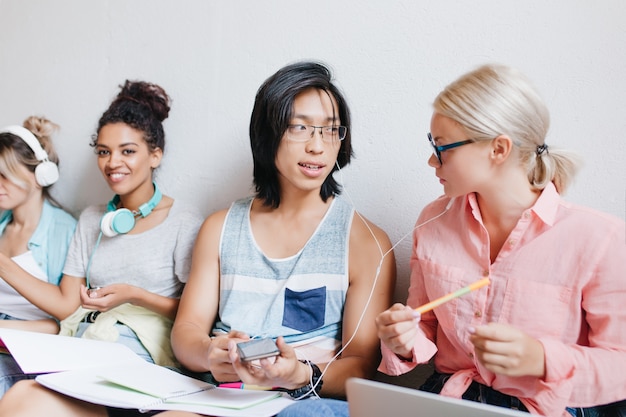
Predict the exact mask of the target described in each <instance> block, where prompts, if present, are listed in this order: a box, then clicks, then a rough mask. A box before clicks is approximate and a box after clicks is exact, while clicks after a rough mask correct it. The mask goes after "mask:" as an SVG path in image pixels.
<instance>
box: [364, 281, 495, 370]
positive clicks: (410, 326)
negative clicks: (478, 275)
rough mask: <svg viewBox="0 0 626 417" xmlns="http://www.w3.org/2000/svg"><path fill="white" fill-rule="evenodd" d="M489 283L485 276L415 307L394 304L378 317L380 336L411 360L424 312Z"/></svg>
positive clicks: (397, 353) (393, 350) (392, 347)
mask: <svg viewBox="0 0 626 417" xmlns="http://www.w3.org/2000/svg"><path fill="white" fill-rule="evenodd" d="M488 284H489V278H483V279H481V280H479V281H476V282H474V283H472V284H470V285H468V286H466V287H463V288H460V289H458V290H456V291H454V292H451V293H450V294H447V295H444V296H443V297H440V298H437V299H436V300H433V301H431V302H428V303H426V304H424V305H422V306H419V307H417V308H415V309H413V308H411V307H409V306H405V305H402V304H400V303H397V304H394V305H393V306H391V308H389V309H388V310H386V311H383V312H382V313H380V314H379V315H378V317H377V318H376V327H377V329H378V337H379V338H380V340H381V341H382V343H383V344H384V345H385V346H387V347H388V348H389V349H390V350H391V351H392V352H394V353H395V354H396V355H398V356H399V357H401V358H403V359H405V360H411V359H412V357H413V353H412V352H413V346H414V345H415V338H416V337H417V333H418V331H419V330H418V329H419V326H418V323H419V321H420V317H421V314H422V313H425V312H427V311H430V310H432V309H433V308H435V307H438V306H440V305H441V304H443V303H445V302H447V301H450V300H452V299H454V298H457V297H460V296H462V295H464V294H467V293H469V292H471V291H475V290H477V289H479V288H482V287H484V286H485V285H488Z"/></svg>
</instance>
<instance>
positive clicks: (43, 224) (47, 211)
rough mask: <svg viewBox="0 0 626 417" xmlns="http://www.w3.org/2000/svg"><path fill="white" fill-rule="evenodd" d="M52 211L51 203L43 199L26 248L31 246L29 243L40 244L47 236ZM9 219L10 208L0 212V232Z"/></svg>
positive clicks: (11, 215)
mask: <svg viewBox="0 0 626 417" xmlns="http://www.w3.org/2000/svg"><path fill="white" fill-rule="evenodd" d="M53 212H54V207H53V206H52V204H50V203H49V202H48V200H46V199H44V201H43V208H42V209H41V217H40V218H39V223H38V224H37V228H36V229H35V232H34V233H33V235H32V236H31V238H30V239H29V241H28V249H30V248H31V245H34V246H41V245H42V244H43V243H44V242H45V240H46V239H47V238H48V236H47V233H48V226H49V225H50V224H51V223H52V221H53V220H54V219H53V218H52V216H53ZM11 219H13V211H12V210H7V211H4V212H2V214H0V234H1V233H3V232H4V229H5V227H6V226H7V224H9V222H10V221H11Z"/></svg>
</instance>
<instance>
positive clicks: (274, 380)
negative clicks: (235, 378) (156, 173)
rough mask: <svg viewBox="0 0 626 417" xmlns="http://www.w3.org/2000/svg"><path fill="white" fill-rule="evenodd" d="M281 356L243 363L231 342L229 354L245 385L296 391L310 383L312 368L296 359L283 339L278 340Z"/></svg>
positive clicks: (234, 344) (235, 346)
mask: <svg viewBox="0 0 626 417" xmlns="http://www.w3.org/2000/svg"><path fill="white" fill-rule="evenodd" d="M276 346H278V349H279V350H280V354H279V355H278V356H275V357H271V358H264V359H260V360H256V361H250V362H242V361H241V360H240V358H239V354H238V353H237V344H236V343H234V342H232V341H231V342H230V344H229V347H228V354H229V357H230V360H231V362H232V364H233V367H234V368H235V371H236V372H237V374H238V375H239V378H241V381H242V382H243V383H244V384H249V385H258V386H263V387H281V388H286V389H296V388H300V387H303V386H305V385H306V384H308V383H309V378H310V376H311V370H310V369H311V368H310V366H308V365H307V364H304V363H302V362H300V361H299V360H298V358H297V357H296V352H295V351H294V349H293V348H292V347H291V346H289V345H288V344H287V343H285V340H284V339H283V338H282V337H279V338H278V339H277V340H276Z"/></svg>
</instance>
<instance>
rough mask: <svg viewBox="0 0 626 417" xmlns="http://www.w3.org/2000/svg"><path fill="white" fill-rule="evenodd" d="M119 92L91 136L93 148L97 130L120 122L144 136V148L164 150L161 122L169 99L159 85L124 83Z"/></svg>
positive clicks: (168, 105)
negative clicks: (145, 144) (145, 145)
mask: <svg viewBox="0 0 626 417" xmlns="http://www.w3.org/2000/svg"><path fill="white" fill-rule="evenodd" d="M120 88H121V89H122V91H120V93H119V94H118V95H117V97H116V98H115V100H113V102H112V103H111V105H110V106H109V108H108V109H107V110H106V111H105V112H104V113H103V114H102V117H100V120H99V121H98V129H97V131H96V134H95V135H94V136H93V137H92V140H91V146H92V147H93V146H96V142H97V140H98V134H99V133H100V129H102V128H103V127H104V126H105V125H108V124H111V123H124V124H127V125H128V126H130V127H132V128H134V129H137V130H139V131H141V132H143V134H144V140H145V141H146V143H147V144H148V148H149V149H150V150H151V151H153V150H155V149H157V148H160V149H161V150H162V151H164V150H165V149H164V148H165V133H164V131H163V120H165V119H166V118H167V116H168V115H169V112H170V101H171V99H170V97H169V96H168V95H167V93H166V92H165V90H164V89H163V88H161V87H160V86H158V85H156V84H152V83H148V82H145V81H129V80H126V82H125V83H124V85H123V86H120Z"/></svg>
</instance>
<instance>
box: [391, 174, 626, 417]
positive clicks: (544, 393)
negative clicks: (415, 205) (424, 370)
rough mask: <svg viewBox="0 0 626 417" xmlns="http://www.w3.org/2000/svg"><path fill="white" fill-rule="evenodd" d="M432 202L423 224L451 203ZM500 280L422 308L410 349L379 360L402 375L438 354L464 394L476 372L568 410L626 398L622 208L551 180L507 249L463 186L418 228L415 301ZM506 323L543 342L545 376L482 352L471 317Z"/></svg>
mask: <svg viewBox="0 0 626 417" xmlns="http://www.w3.org/2000/svg"><path fill="white" fill-rule="evenodd" d="M448 202H449V199H447V198H445V197H442V198H440V199H438V200H436V201H434V202H433V203H431V204H430V205H428V206H427V207H426V208H425V209H424V210H423V212H422V214H421V215H420V218H419V219H418V222H417V223H418V224H420V223H422V222H424V221H426V220H428V219H430V218H433V217H435V216H437V215H438V214H440V213H441V212H443V211H444V210H445V206H446V205H447V204H448ZM485 276H489V277H490V279H491V283H490V285H489V286H488V287H483V288H482V289H479V290H477V291H474V292H472V293H469V294H467V295H464V296H462V297H460V298H457V299H454V300H452V301H449V302H447V303H445V304H443V305H441V306H439V307H437V308H435V309H434V310H433V311H432V312H429V313H425V314H423V315H422V317H421V322H420V330H421V332H420V335H421V336H420V337H418V338H417V340H416V342H415V347H414V349H413V360H412V361H403V360H401V359H400V358H398V357H397V356H396V355H395V354H393V353H392V352H391V351H390V350H389V349H387V348H386V346H384V345H383V346H382V351H383V360H382V362H381V365H380V368H379V370H380V371H382V372H384V373H386V374H389V375H400V374H403V373H405V372H408V371H410V370H411V369H413V368H414V367H415V366H416V365H417V364H419V363H424V362H427V361H428V360H429V359H430V358H431V357H432V356H433V355H435V353H436V355H435V362H434V363H435V368H436V369H437V371H438V372H441V373H450V374H453V376H452V377H451V378H450V379H449V380H448V381H447V382H446V384H445V385H444V388H443V390H442V392H441V394H442V395H447V396H451V397H457V398H460V397H461V396H462V394H463V393H464V392H465V390H466V389H467V388H468V386H469V385H470V384H471V382H472V380H475V381H478V382H479V383H481V384H485V385H488V386H491V387H493V388H494V389H496V390H498V391H500V392H502V393H505V394H508V395H512V396H515V397H518V398H519V399H520V400H521V401H522V403H524V405H525V406H526V407H527V408H528V409H529V410H530V411H531V412H532V413H536V414H542V415H547V416H561V415H563V416H566V415H568V414H567V413H566V412H565V407H566V406H570V407H590V406H594V405H599V404H604V403H609V402H613V401H617V400H621V399H624V398H626V225H625V224H624V221H622V220H621V219H618V218H616V217H613V216H610V215H607V214H604V213H600V212H598V211H594V210H591V209H588V208H584V207H580V206H575V205H572V204H569V203H567V202H565V201H563V200H562V199H561V198H560V196H559V194H558V193H557V191H556V189H555V188H554V186H553V185H552V184H550V185H549V186H548V187H546V189H545V190H544V191H543V192H542V194H541V196H540V197H539V199H538V200H537V202H536V203H535V205H534V206H533V207H531V208H530V209H528V210H526V211H525V212H524V213H523V214H522V216H521V218H520V219H519V221H518V223H517V225H516V226H515V228H514V229H513V231H512V232H511V234H510V236H509V238H508V239H507V241H506V242H505V244H504V246H503V247H502V249H501V250H500V253H499V254H498V257H497V258H496V260H495V262H494V263H493V264H491V262H490V257H489V236H488V234H487V230H486V229H485V227H484V225H483V222H482V218H481V213H480V209H479V207H478V204H477V202H476V196H475V195H474V194H469V195H467V196H465V197H462V198H456V199H455V200H454V201H453V202H452V204H451V206H450V208H449V210H448V211H447V212H446V213H445V214H444V215H443V216H441V217H440V218H438V219H436V220H435V221H433V222H430V223H428V224H426V225H424V226H423V227H419V228H417V229H416V230H415V232H414V235H413V252H412V257H411V284H410V287H409V297H408V301H407V304H408V305H409V306H411V307H418V306H420V305H422V304H424V303H426V302H428V301H429V300H434V299H436V298H438V297H440V296H442V295H445V294H447V293H449V292H452V291H455V290H458V289H459V288H461V287H464V286H466V285H468V284H470V283H472V282H474V281H476V280H478V279H480V278H482V277H485ZM490 322H497V323H507V324H509V325H512V326H515V327H517V328H519V329H520V330H522V331H524V332H526V333H527V334H529V335H531V336H532V337H535V338H536V339H538V340H539V341H540V342H541V343H542V344H543V347H544V349H545V360H546V374H545V377H544V378H536V377H508V376H503V375H498V374H494V373H493V372H490V371H488V370H486V369H485V368H484V367H482V366H481V364H480V363H479V362H478V360H476V359H475V358H474V349H473V345H472V344H471V343H470V341H469V336H470V334H469V332H468V327H470V326H473V327H476V326H479V325H483V324H486V323H490Z"/></svg>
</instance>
